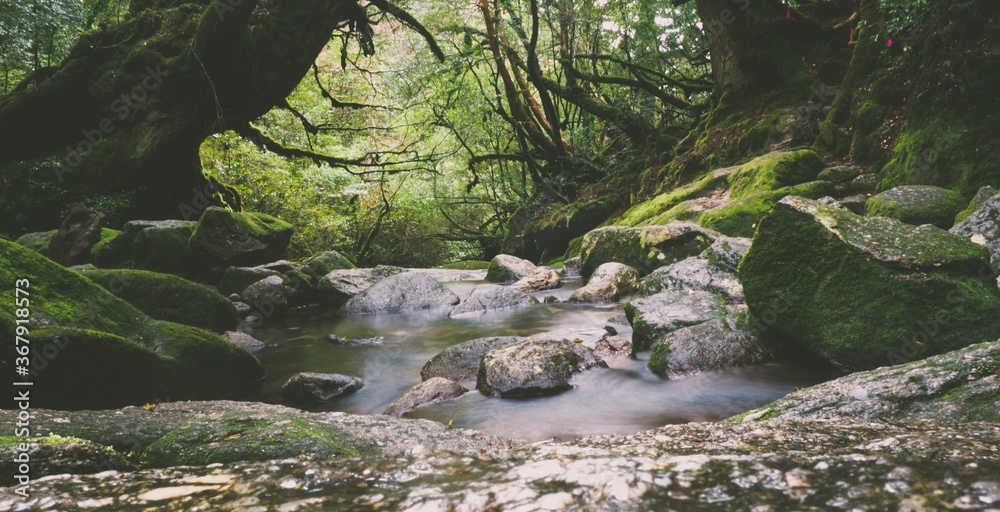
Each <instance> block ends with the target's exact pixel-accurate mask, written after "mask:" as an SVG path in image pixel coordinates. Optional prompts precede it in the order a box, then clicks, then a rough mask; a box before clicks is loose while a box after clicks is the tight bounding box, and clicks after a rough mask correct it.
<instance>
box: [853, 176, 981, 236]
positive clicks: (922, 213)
mask: <svg viewBox="0 0 1000 512" xmlns="http://www.w3.org/2000/svg"><path fill="white" fill-rule="evenodd" d="M967 205H968V203H967V202H966V201H965V199H963V198H962V196H961V195H960V194H958V193H957V192H953V191H951V190H948V189H944V188H940V187H929V186H923V185H907V186H902V187H896V188H894V189H890V190H886V191H885V192H882V193H881V194H879V195H877V196H875V197H873V198H871V199H869V200H868V203H867V204H866V205H865V214H866V215H868V216H869V217H889V218H892V219H896V220H900V221H903V222H905V223H907V224H913V225H915V226H919V225H921V224H933V225H935V226H937V227H939V228H942V229H948V228H950V227H951V226H952V223H954V221H955V216H956V215H958V212H960V211H962V210H963V209H964V208H965V207H966V206H967Z"/></svg>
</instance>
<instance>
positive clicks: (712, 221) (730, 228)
mask: <svg viewBox="0 0 1000 512" xmlns="http://www.w3.org/2000/svg"><path fill="white" fill-rule="evenodd" d="M835 193H836V188H835V187H834V185H833V183H830V182H829V181H811V182H808V183H802V184H800V185H793V186H790V187H783V188H779V189H778V190H771V191H766V192H758V193H755V194H751V195H748V196H746V197H743V198H741V199H737V200H735V201H731V202H729V203H726V204H725V205H723V206H721V207H719V208H716V209H714V210H710V211H707V212H705V213H703V214H701V216H700V217H699V218H698V223H699V224H701V225H702V226H704V227H706V228H709V229H713V230H715V231H718V232H719V233H722V234H724V235H728V236H735V237H750V236H753V232H754V230H756V229H757V225H758V224H759V223H760V220H761V219H763V218H764V216H765V215H767V212H769V211H771V208H774V205H775V204H777V203H778V201H780V200H781V199H782V198H784V197H787V196H800V197H806V198H809V199H819V198H821V197H824V196H829V195H832V194H835Z"/></svg>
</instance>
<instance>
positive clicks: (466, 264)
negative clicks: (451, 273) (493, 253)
mask: <svg viewBox="0 0 1000 512" xmlns="http://www.w3.org/2000/svg"><path fill="white" fill-rule="evenodd" d="M438 268H440V269H445V270H486V269H488V268H490V262H488V261H482V260H466V261H456V262H454V263H445V264H444V265H441V266H439V267H438Z"/></svg>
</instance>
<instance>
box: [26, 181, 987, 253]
mask: <svg viewBox="0 0 1000 512" xmlns="http://www.w3.org/2000/svg"><path fill="white" fill-rule="evenodd" d="M997 194H1000V191H997V189H995V188H993V187H982V188H980V189H979V191H978V192H976V195H975V197H973V198H972V201H969V206H968V207H966V208H965V209H964V210H962V211H960V212H958V215H955V224H958V223H959V222H962V221H963V220H965V219H967V218H969V216H970V215H972V214H973V213H976V210H978V209H979V207H980V206H982V205H984V204H986V201H989V199H990V198H991V197H993V196H995V195H997ZM18 243H20V239H19V240H18Z"/></svg>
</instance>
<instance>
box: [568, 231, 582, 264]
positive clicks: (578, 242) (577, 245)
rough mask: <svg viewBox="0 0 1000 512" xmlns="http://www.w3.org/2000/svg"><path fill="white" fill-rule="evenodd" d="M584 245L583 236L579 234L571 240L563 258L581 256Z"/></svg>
mask: <svg viewBox="0 0 1000 512" xmlns="http://www.w3.org/2000/svg"><path fill="white" fill-rule="evenodd" d="M582 247H583V237H582V236H578V237H576V238H574V239H572V240H570V241H569V247H567V248H566V254H564V255H563V260H568V259H570V258H576V257H578V256H580V249H581V248H582Z"/></svg>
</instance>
